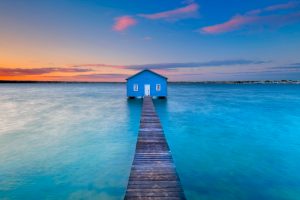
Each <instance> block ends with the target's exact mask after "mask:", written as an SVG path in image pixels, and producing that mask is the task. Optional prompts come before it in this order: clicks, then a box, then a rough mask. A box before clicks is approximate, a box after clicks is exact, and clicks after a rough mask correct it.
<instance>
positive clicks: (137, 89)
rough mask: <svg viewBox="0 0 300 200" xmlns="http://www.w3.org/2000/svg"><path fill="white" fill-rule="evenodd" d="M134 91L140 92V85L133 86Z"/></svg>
mask: <svg viewBox="0 0 300 200" xmlns="http://www.w3.org/2000/svg"><path fill="white" fill-rule="evenodd" d="M133 91H135V92H137V91H139V85H138V84H134V85H133Z"/></svg>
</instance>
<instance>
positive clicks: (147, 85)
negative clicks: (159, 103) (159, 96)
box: [144, 84, 151, 96]
mask: <svg viewBox="0 0 300 200" xmlns="http://www.w3.org/2000/svg"><path fill="white" fill-rule="evenodd" d="M150 94H151V91H150V84H145V85H144V95H145V96H150Z"/></svg>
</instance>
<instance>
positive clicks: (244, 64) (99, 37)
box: [0, 0, 300, 82]
mask: <svg viewBox="0 0 300 200" xmlns="http://www.w3.org/2000/svg"><path fill="white" fill-rule="evenodd" d="M145 68H147V69H152V70H153V71H156V72H158V73H161V74H162V75H164V76H167V77H168V78H169V81H236V80H286V79H288V80H300V0H291V1H288V0H285V1H284V0H264V1H261V0H243V1H241V0H240V1H238V0H226V1H224V0H209V1H208V0H151V1H150V0H135V1H133V0H43V1H41V0H26V1H24V0H0V80H37V81H91V82H93V81H97V82H98V81H99V82H102V81H108V82H115V81H118V82H119V81H125V79H126V78H127V77H128V76H131V75H133V74H135V73H137V72H138V71H140V70H143V69H145Z"/></svg>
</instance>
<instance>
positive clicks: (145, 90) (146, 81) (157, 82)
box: [126, 69, 168, 98]
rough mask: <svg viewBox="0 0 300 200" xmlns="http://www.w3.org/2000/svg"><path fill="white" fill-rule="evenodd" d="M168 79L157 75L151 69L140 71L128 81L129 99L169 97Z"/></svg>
mask: <svg viewBox="0 0 300 200" xmlns="http://www.w3.org/2000/svg"><path fill="white" fill-rule="evenodd" d="M167 79H168V78H167V77H164V76H162V75H160V74H158V73H155V72H153V71H151V70H149V69H145V70H143V71H140V72H139V73H137V74H134V75H133V76H130V77H128V78H127V79H126V80H127V97H128V98H134V97H144V96H151V97H158V98H166V97H167Z"/></svg>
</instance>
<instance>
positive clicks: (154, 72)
mask: <svg viewBox="0 0 300 200" xmlns="http://www.w3.org/2000/svg"><path fill="white" fill-rule="evenodd" d="M146 71H148V72H150V73H152V74H155V75H157V76H160V77H162V78H165V79H168V78H167V77H165V76H163V75H160V74H158V73H156V72H154V71H152V70H150V69H144V70H142V71H140V72H138V73H136V74H134V75H132V76H130V77H128V78H126V80H128V79H132V78H133V77H135V76H138V75H139V74H141V73H143V72H146Z"/></svg>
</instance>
